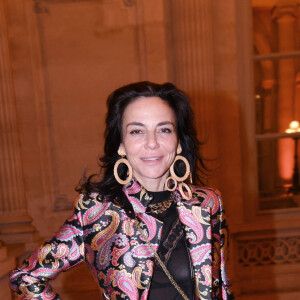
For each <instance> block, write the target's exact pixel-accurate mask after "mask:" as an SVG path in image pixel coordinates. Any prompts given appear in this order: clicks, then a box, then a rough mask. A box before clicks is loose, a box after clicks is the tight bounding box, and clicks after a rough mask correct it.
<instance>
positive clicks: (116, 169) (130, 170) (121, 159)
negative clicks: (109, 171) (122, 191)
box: [114, 157, 132, 185]
mask: <svg viewBox="0 0 300 300" xmlns="http://www.w3.org/2000/svg"><path fill="white" fill-rule="evenodd" d="M120 164H125V165H126V166H127V168H128V176H127V178H126V179H125V180H123V179H121V178H120V176H119V174H118V167H119V165H120ZM114 176H115V179H116V180H117V181H118V182H119V183H120V184H123V185H126V184H128V183H129V182H130V180H131V179H132V167H131V165H130V164H129V162H128V160H127V159H126V158H124V157H122V158H120V159H119V160H118V161H116V163H115V165H114Z"/></svg>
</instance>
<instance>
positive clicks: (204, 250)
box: [190, 244, 212, 265]
mask: <svg viewBox="0 0 300 300" xmlns="http://www.w3.org/2000/svg"><path fill="white" fill-rule="evenodd" d="M211 249H212V247H211V244H205V245H201V246H198V247H195V248H194V249H193V250H192V251H191V252H190V253H191V258H192V263H193V264H194V265H199V264H201V263H203V262H204V261H205V260H206V259H209V260H210V261H211Z"/></svg>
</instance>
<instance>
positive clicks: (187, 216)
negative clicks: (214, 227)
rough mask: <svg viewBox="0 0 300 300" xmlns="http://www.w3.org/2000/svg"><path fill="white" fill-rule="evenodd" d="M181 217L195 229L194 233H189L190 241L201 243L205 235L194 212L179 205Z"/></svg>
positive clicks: (183, 221)
mask: <svg viewBox="0 0 300 300" xmlns="http://www.w3.org/2000/svg"><path fill="white" fill-rule="evenodd" d="M179 218H180V221H181V222H182V223H183V224H184V225H186V226H188V227H189V228H190V229H192V230H193V233H191V232H188V233H187V237H188V238H189V242H190V243H191V244H198V243H200V242H201V241H202V239H203V236H204V232H203V227H202V226H199V222H197V220H196V219H195V217H194V216H193V214H192V213H191V212H190V211H189V210H187V209H186V208H184V207H182V206H181V207H179Z"/></svg>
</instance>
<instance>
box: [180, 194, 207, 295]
mask: <svg viewBox="0 0 300 300" xmlns="http://www.w3.org/2000/svg"><path fill="white" fill-rule="evenodd" d="M175 193H177V195H176V196H175V200H176V203H177V211H178V214H179V220H180V222H181V223H182V224H183V225H184V230H185V234H186V240H187V245H188V249H189V253H190V257H191V260H192V265H193V269H194V274H195V282H196V295H197V297H198V298H199V299H212V290H211V286H212V236H211V235H212V228H211V220H210V219H211V213H210V208H203V207H201V202H200V201H199V200H198V199H197V200H195V199H191V200H189V201H185V200H183V201H182V200H181V197H180V195H178V194H179V192H178V191H175Z"/></svg>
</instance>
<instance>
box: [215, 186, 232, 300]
mask: <svg viewBox="0 0 300 300" xmlns="http://www.w3.org/2000/svg"><path fill="white" fill-rule="evenodd" d="M214 194H215V197H216V201H217V205H216V206H215V207H214V208H215V209H214V210H213V211H214V214H213V216H212V222H213V253H214V257H213V264H216V269H219V275H218V276H219V278H218V279H217V280H218V281H219V282H218V283H217V282H216V281H215V283H216V284H214V282H213V299H224V300H232V299H233V298H234V297H233V294H232V292H231V290H230V283H229V279H228V276H227V263H228V259H227V255H228V228H227V223H226V218H225V212H224V208H223V203H222V199H221V195H220V193H219V192H218V191H214Z"/></svg>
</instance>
